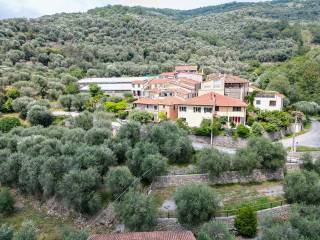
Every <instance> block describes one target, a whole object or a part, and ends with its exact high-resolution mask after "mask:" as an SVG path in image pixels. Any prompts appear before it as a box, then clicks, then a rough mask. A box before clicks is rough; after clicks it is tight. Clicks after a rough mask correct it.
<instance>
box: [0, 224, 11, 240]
mask: <svg viewBox="0 0 320 240" xmlns="http://www.w3.org/2000/svg"><path fill="white" fill-rule="evenodd" d="M13 233H14V232H13V228H12V227H10V226H8V225H7V224H3V225H1V226H0V239H1V240H12V239H13Z"/></svg>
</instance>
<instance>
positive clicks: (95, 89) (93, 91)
mask: <svg viewBox="0 0 320 240" xmlns="http://www.w3.org/2000/svg"><path fill="white" fill-rule="evenodd" d="M89 93H90V95H91V97H95V96H98V95H101V94H103V93H102V90H101V87H99V86H98V85H97V84H95V83H92V84H90V85H89Z"/></svg>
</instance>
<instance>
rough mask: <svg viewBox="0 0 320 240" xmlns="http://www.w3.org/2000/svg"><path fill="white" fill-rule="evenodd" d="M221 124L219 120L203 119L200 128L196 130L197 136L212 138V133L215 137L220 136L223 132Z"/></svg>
mask: <svg viewBox="0 0 320 240" xmlns="http://www.w3.org/2000/svg"><path fill="white" fill-rule="evenodd" d="M221 126H222V125H221V122H220V119H219V118H215V119H214V120H213V124H212V120H209V119H203V120H202V122H201V124H200V127H199V128H195V134H196V135H199V136H211V131H212V135H213V136H218V135H219V133H220V130H221Z"/></svg>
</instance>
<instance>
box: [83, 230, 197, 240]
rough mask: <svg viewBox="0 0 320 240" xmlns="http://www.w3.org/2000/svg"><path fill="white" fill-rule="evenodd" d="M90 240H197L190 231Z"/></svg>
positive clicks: (103, 237)
mask: <svg viewBox="0 0 320 240" xmlns="http://www.w3.org/2000/svg"><path fill="white" fill-rule="evenodd" d="M88 240H196V238H195V237H194V235H193V233H192V232H190V231H168V232H129V233H114V234H105V235H93V236H91V237H89V239H88Z"/></svg>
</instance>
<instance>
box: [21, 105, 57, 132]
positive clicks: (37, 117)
mask: <svg viewBox="0 0 320 240" xmlns="http://www.w3.org/2000/svg"><path fill="white" fill-rule="evenodd" d="M27 119H28V121H29V122H30V123H31V125H33V126H35V125H42V126H44V127H48V126H49V125H51V123H52V122H53V116H52V113H51V112H50V111H49V110H48V109H47V108H45V107H43V106H37V105H36V106H33V107H32V108H31V109H30V110H29V111H28V115H27Z"/></svg>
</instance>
